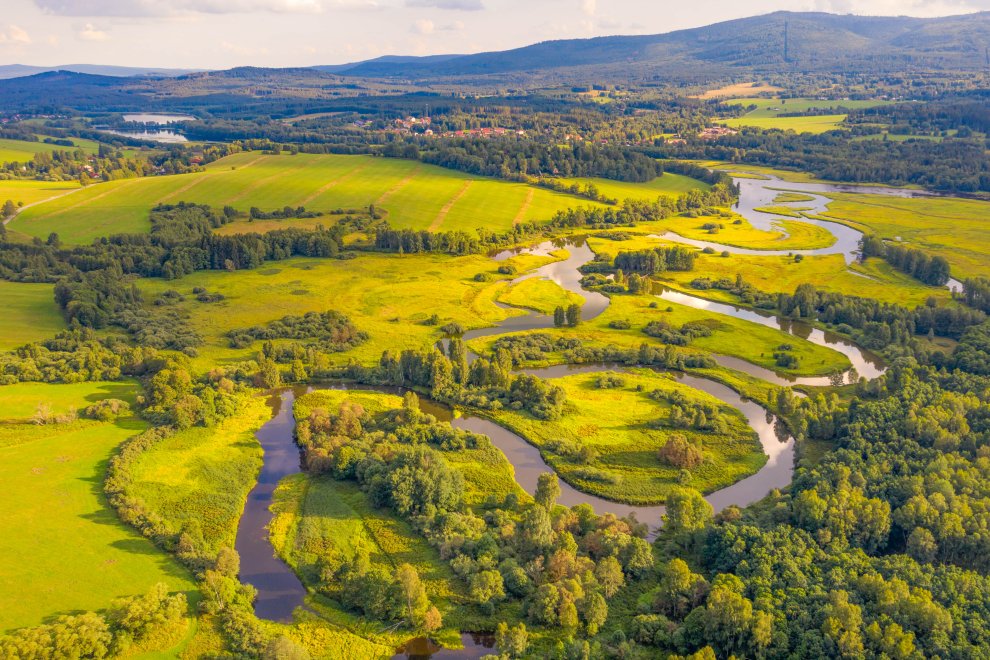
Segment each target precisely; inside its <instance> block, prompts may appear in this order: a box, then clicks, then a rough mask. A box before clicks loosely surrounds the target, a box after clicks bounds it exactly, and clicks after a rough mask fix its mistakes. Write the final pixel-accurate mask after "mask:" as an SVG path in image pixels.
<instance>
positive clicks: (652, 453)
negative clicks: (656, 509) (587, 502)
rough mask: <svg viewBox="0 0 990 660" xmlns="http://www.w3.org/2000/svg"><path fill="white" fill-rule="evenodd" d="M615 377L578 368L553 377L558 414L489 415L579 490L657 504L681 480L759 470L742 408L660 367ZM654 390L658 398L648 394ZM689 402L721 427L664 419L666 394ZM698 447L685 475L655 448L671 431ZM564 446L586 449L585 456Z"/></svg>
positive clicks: (759, 454)
mask: <svg viewBox="0 0 990 660" xmlns="http://www.w3.org/2000/svg"><path fill="white" fill-rule="evenodd" d="M614 375H615V376H617V377H618V378H619V381H620V383H621V384H619V385H617V386H612V387H608V388H602V387H601V386H600V384H599V378H600V377H601V376H602V374H594V373H592V374H578V375H573V376H565V377H564V378H559V379H555V380H554V384H556V385H559V386H561V387H562V388H564V390H565V391H566V392H567V401H568V404H567V412H566V414H565V415H564V416H563V417H561V418H560V419H559V420H554V421H541V420H536V419H534V418H533V417H531V416H530V415H528V414H526V413H522V412H515V411H511V410H503V411H500V412H497V413H495V414H494V419H495V420H496V421H497V422H499V423H500V424H503V425H505V426H507V427H509V428H511V429H513V430H514V431H516V432H517V433H519V434H520V435H522V436H523V437H524V438H526V439H527V440H528V441H529V442H531V443H532V444H534V445H536V446H537V447H539V448H540V451H541V453H542V454H543V457H544V459H545V460H546V461H547V463H549V464H550V465H551V466H552V467H553V468H554V470H555V471H556V472H557V473H558V474H559V475H560V476H561V478H563V479H564V480H566V481H567V482H568V483H570V484H572V485H574V486H576V487H577V488H580V489H581V490H584V491H587V492H590V493H594V494H596V495H600V496H603V497H607V498H609V499H614V500H619V501H623V502H629V503H632V504H657V503H662V502H663V501H664V498H665V497H666V494H667V492H668V491H669V490H670V489H671V488H673V487H675V486H677V485H678V484H687V485H689V486H691V487H693V488H697V489H698V490H701V491H703V492H710V491H712V490H716V489H718V488H721V487H723V486H727V485H729V484H731V483H734V482H736V481H738V480H739V479H741V478H742V477H744V476H747V475H749V474H752V473H754V472H756V471H757V470H759V468H760V467H762V465H763V464H764V463H765V462H766V457H765V456H764V454H763V451H762V450H761V448H760V444H759V442H758V441H757V439H756V437H755V434H754V433H753V431H752V430H751V429H750V428H749V426H748V425H747V423H746V420H745V418H744V417H743V416H742V414H741V413H740V412H739V411H737V410H735V409H734V408H731V407H729V406H726V405H724V404H722V403H721V402H720V401H719V400H718V399H716V398H715V397H712V396H711V395H708V394H706V393H704V392H701V391H699V390H695V389H693V388H690V387H687V386H686V385H682V384H680V383H678V382H677V381H676V380H674V379H673V378H672V377H671V376H669V375H667V374H659V373H655V372H652V371H650V370H647V369H638V370H634V371H632V372H631V373H621V374H614ZM655 391H659V393H660V395H661V400H657V399H656V398H654V397H653V396H651V393H653V392H655ZM671 395H674V396H681V397H684V398H685V399H686V400H687V401H688V402H689V404H703V405H710V406H716V407H718V408H719V410H720V412H721V414H722V416H723V417H724V419H725V420H726V422H727V427H726V429H727V430H726V431H725V432H724V433H718V434H711V433H705V432H701V431H696V430H693V429H681V428H674V427H672V426H671V425H670V415H671V405H670V403H669V402H668V401H667V400H665V399H663V397H666V396H671ZM675 433H676V434H681V435H683V436H685V437H686V438H687V439H688V440H689V441H691V442H697V443H699V444H700V446H701V447H702V452H703V455H704V460H703V462H702V463H701V464H700V465H698V466H697V467H695V468H694V469H692V470H691V471H690V477H689V478H685V475H682V474H681V469H680V468H677V467H673V466H671V465H668V464H666V463H664V462H662V461H661V460H660V458H659V456H658V451H659V450H660V448H661V447H663V446H664V444H666V442H667V441H668V439H669V438H670V436H671V435H672V434H675ZM562 445H563V446H567V447H568V448H573V447H577V448H585V447H587V448H589V449H590V450H591V453H590V457H585V458H581V457H578V456H575V455H574V454H573V452H571V451H570V450H562V449H561V446H562Z"/></svg>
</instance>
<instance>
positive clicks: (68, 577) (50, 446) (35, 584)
mask: <svg viewBox="0 0 990 660" xmlns="http://www.w3.org/2000/svg"><path fill="white" fill-rule="evenodd" d="M136 393H137V389H136V387H135V386H134V385H133V384H126V383H125V384H122V383H82V384H78V385H39V384H35V383H25V384H18V385H9V386H5V387H3V388H0V402H2V404H3V411H4V412H3V418H4V419H3V421H2V422H0V434H2V435H0V482H2V483H3V490H2V493H0V529H3V530H4V533H3V534H2V535H0V556H2V557H3V558H4V561H3V562H2V563H0V632H3V631H6V630H10V629H13V628H19V627H23V626H33V625H38V624H40V623H42V622H44V621H45V620H47V619H48V618H50V617H53V616H55V615H57V614H68V613H72V612H77V611H86V610H99V609H103V608H105V607H108V606H109V605H110V604H111V601H112V600H113V599H114V598H118V597H122V596H131V595H137V594H143V593H144V592H146V591H147V590H148V589H149V588H150V587H151V586H153V585H154V584H156V583H158V582H165V583H166V584H168V585H169V588H170V589H172V590H175V591H186V592H192V591H194V590H195V586H194V584H193V582H192V578H191V576H190V575H189V574H188V573H186V571H185V570H184V569H182V568H181V567H180V566H179V565H178V563H177V562H175V561H174V560H173V559H172V558H170V557H169V556H167V555H166V554H164V553H162V552H160V551H159V550H158V549H157V548H155V547H154V546H153V545H152V544H151V542H150V541H148V540H146V539H144V538H143V537H141V536H140V535H139V534H138V533H137V532H136V531H134V530H133V529H131V528H130V527H127V526H126V525H124V524H123V523H121V522H120V521H119V520H118V518H117V515H116V513H115V512H114V511H113V510H112V509H111V508H110V506H109V505H108V504H107V502H106V500H105V499H104V497H103V478H104V474H105V471H106V466H107V461H108V460H109V458H110V457H111V455H112V454H113V453H114V451H115V449H116V448H117V446H118V445H119V444H120V443H121V442H123V441H124V440H126V439H127V438H129V437H131V436H133V435H135V434H136V433H139V432H140V431H141V430H142V429H143V428H144V426H145V425H144V423H143V422H141V421H139V420H137V419H134V418H122V419H120V420H118V421H117V422H113V423H101V422H95V421H91V420H80V421H76V422H72V423H67V424H52V425H44V426H36V425H33V424H29V423H26V422H25V421H24V420H25V418H27V417H29V416H30V415H31V414H32V413H33V412H34V410H35V408H36V406H37V404H38V403H39V402H47V403H49V404H50V405H51V407H52V410H53V411H54V412H64V411H66V410H68V409H69V408H70V407H76V408H83V407H85V406H86V405H88V404H89V403H92V402H93V401H96V400H99V399H104V398H109V397H114V398H122V399H125V400H130V401H132V402H133V401H134V397H135V395H136Z"/></svg>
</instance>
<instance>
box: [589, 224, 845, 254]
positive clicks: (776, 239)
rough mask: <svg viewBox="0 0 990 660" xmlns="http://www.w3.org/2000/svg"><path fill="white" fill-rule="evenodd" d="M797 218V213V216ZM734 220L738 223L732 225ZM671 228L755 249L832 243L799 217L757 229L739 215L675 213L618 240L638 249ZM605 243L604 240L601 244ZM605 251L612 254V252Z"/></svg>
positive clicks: (816, 246)
mask: <svg viewBox="0 0 990 660" xmlns="http://www.w3.org/2000/svg"><path fill="white" fill-rule="evenodd" d="M799 217H800V216H799ZM736 221H738V223H739V224H736ZM706 225H709V226H710V225H716V228H715V229H714V230H713V229H710V228H706ZM666 231H672V232H674V233H675V234H678V235H680V236H683V237H684V238H690V239H694V240H698V241H710V242H713V243H719V244H722V245H729V246H734V247H741V248H750V249H757V250H817V249H820V248H826V247H830V246H831V245H833V244H834V243H835V236H834V235H832V233H831V232H829V231H828V230H826V229H824V228H822V227H819V226H818V225H813V224H810V223H808V222H802V221H800V220H784V219H778V220H774V221H773V222H772V223H771V230H770V231H766V230H763V229H757V228H756V227H754V226H753V225H751V224H750V223H749V221H748V220H746V219H745V218H743V217H741V216H737V215H732V216H730V217H721V216H715V217H708V216H702V217H698V218H692V217H689V216H675V217H672V218H667V219H666V220H661V221H659V222H652V223H644V224H641V225H637V226H636V227H634V228H629V229H624V230H623V233H626V234H629V235H631V236H632V237H634V238H633V240H632V241H618V242H617V243H619V244H620V245H621V249H623V250H630V249H635V250H640V249H643V248H645V247H655V244H651V241H654V240H655V239H653V238H651V235H658V234H662V233H663V232H666ZM636 238H639V239H642V240H643V241H644V242H643V247H633V246H634V244H635V243H634V241H635V240H636ZM601 245H603V246H606V245H608V243H602V244H601ZM606 251H608V252H610V253H612V251H610V250H607V249H606Z"/></svg>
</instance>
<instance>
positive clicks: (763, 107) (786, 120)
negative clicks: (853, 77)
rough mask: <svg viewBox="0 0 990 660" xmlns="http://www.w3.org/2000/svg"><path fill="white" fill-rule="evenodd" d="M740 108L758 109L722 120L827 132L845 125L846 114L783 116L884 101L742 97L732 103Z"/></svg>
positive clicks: (737, 124) (727, 123)
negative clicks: (750, 107)
mask: <svg viewBox="0 0 990 660" xmlns="http://www.w3.org/2000/svg"><path fill="white" fill-rule="evenodd" d="M728 103H729V104H731V105H736V106H743V107H749V106H756V108H755V109H753V110H750V111H749V112H747V113H746V114H745V115H743V116H742V117H733V118H731V119H726V120H724V121H722V123H723V124H725V125H726V126H731V127H736V128H738V127H740V126H753V127H756V128H763V129H771V128H779V129H781V130H785V131H787V130H793V131H797V132H798V133H824V132H825V131H831V130H835V129H836V128H840V126H841V124H842V122H844V121H845V120H846V115H844V114H841V113H832V114H826V115H816V116H807V117H781V116H780V115H782V114H787V113H793V112H807V111H809V110H819V109H824V110H829V109H833V108H836V109H838V108H840V107H841V108H846V109H849V110H855V109H859V108H871V107H874V106H877V105H882V104H883V103H884V102H883V101H851V100H847V101H828V100H826V101H820V100H818V99H808V98H801V99H786V100H782V99H780V98H772V99H767V98H741V99H733V100H732V101H729V102H728Z"/></svg>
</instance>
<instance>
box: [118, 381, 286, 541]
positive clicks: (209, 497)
mask: <svg viewBox="0 0 990 660" xmlns="http://www.w3.org/2000/svg"><path fill="white" fill-rule="evenodd" d="M240 404H241V405H240V409H239V410H238V412H237V414H235V415H234V416H233V417H228V418H227V419H225V420H223V421H222V422H220V424H218V425H217V426H216V427H214V428H204V427H193V428H189V429H186V430H183V431H179V432H177V433H175V434H173V435H171V436H169V437H168V438H166V439H165V440H163V441H162V442H159V443H157V444H155V445H153V446H152V447H151V448H149V449H148V450H147V451H145V452H144V453H143V454H141V456H140V458H139V459H138V460H137V461H136V463H135V465H134V466H133V469H132V475H133V478H134V482H133V484H132V487H131V491H130V492H128V495H129V496H131V497H138V498H140V499H142V500H143V501H144V502H145V504H146V505H147V506H148V508H149V509H150V510H151V511H154V512H155V513H157V514H158V515H159V516H161V519H162V521H163V522H164V524H165V525H166V527H167V528H168V529H169V530H170V531H172V532H175V533H177V532H180V531H182V530H184V529H186V530H188V529H194V530H199V531H200V532H201V533H202V536H203V540H204V541H205V542H206V546H205V547H207V548H208V549H210V550H212V551H213V552H216V551H217V550H219V548H220V547H222V546H227V547H231V548H232V547H234V539H235V538H236V536H237V523H238V521H239V520H240V518H241V512H242V511H243V510H244V502H245V500H246V499H247V494H248V492H249V491H250V490H251V488H252V487H253V486H254V483H255V479H256V477H257V474H258V471H259V470H260V469H261V463H262V450H261V445H260V444H259V443H258V441H257V440H256V439H255V437H254V433H255V431H257V430H258V428H260V427H261V425H262V424H263V423H265V422H266V421H268V419H270V417H271V410H270V409H269V407H268V405H267V404H266V403H265V399H264V398H263V397H261V396H250V395H244V396H243V397H242V399H241V402H240Z"/></svg>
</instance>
